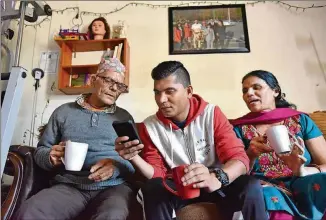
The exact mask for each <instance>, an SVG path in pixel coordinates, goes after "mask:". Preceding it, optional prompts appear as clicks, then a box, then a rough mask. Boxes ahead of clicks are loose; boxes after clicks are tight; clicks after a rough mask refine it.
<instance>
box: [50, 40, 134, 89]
mask: <svg viewBox="0 0 326 220" xmlns="http://www.w3.org/2000/svg"><path fill="white" fill-rule="evenodd" d="M55 41H56V43H57V44H58V45H59V47H60V52H61V53H60V63H59V68H58V89H59V90H60V91H62V92H64V93H65V94H67V95H76V94H81V93H88V92H91V88H90V87H86V86H85V87H69V85H70V78H71V76H70V75H71V74H93V73H96V71H97V68H98V65H97V64H84V65H72V57H73V53H76V52H88V51H105V50H106V49H107V48H110V49H111V50H114V47H115V46H118V45H119V44H120V43H122V44H123V46H122V51H121V59H120V60H121V63H123V65H124V66H125V67H126V72H125V81H124V83H125V84H126V85H127V86H129V62H130V58H129V56H130V48H129V44H128V41H127V39H126V38H117V39H105V40H55ZM99 62H100V60H99ZM128 91H129V90H128Z"/></svg>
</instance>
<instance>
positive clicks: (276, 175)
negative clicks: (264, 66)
mask: <svg viewBox="0 0 326 220" xmlns="http://www.w3.org/2000/svg"><path fill="white" fill-rule="evenodd" d="M242 92H243V100H244V101H245V103H246V104H247V107H248V108H249V110H250V113H248V114H247V115H245V116H243V117H241V118H238V119H235V120H231V123H232V124H233V126H234V130H235V132H236V134H237V136H238V137H239V138H241V139H242V140H243V142H244V144H245V147H246V152H247V154H248V157H249V158H250V161H251V166H252V169H251V173H250V174H251V175H255V176H256V177H257V178H259V179H261V180H262V184H263V185H264V186H266V187H264V188H263V190H264V197H265V203H266V209H267V211H268V214H269V215H270V219H282V220H285V219H297V218H298V217H299V218H300V219H321V217H322V214H323V213H324V211H325V209H326V196H325V195H326V173H325V172H326V142H325V139H324V137H323V136H322V133H321V131H320V130H319V129H318V127H317V126H316V124H315V123H314V122H313V121H312V120H311V119H310V118H309V116H307V115H306V114H304V113H301V112H298V111H296V110H294V109H295V106H294V105H293V104H290V103H288V102H287V101H286V100H285V99H284V94H283V93H282V91H281V87H280V85H279V83H278V81H277V79H276V78H275V76H274V75H273V74H272V73H270V72H267V71H263V70H257V71H253V72H250V73H248V74H247V75H245V76H244V77H243V79H242ZM279 124H283V125H285V126H286V127H287V128H288V131H289V137H290V141H291V145H292V150H291V153H288V154H285V155H277V154H276V153H275V152H274V151H273V149H272V148H271V147H270V146H269V142H268V141H267V138H266V136H265V131H266V130H267V129H268V128H269V127H271V126H273V125H279Z"/></svg>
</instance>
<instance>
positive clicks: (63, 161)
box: [60, 157, 66, 166]
mask: <svg viewBox="0 0 326 220" xmlns="http://www.w3.org/2000/svg"><path fill="white" fill-rule="evenodd" d="M60 159H61V161H62V163H63V165H65V166H66V164H65V158H64V157H61V158H60Z"/></svg>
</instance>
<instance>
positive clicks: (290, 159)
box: [278, 137, 307, 176]
mask: <svg viewBox="0 0 326 220" xmlns="http://www.w3.org/2000/svg"><path fill="white" fill-rule="evenodd" d="M296 139H297V140H298V141H295V142H294V144H293V147H292V151H291V153H289V154H283V155H278V156H279V158H280V159H281V160H283V162H284V163H285V164H286V165H287V166H288V167H289V168H290V169H291V170H292V172H293V174H294V175H296V176H304V163H305V162H306V161H307V159H306V158H305V157H304V156H303V154H304V147H303V146H304V141H303V140H302V138H300V137H296Z"/></svg>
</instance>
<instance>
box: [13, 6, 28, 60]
mask: <svg viewBox="0 0 326 220" xmlns="http://www.w3.org/2000/svg"><path fill="white" fill-rule="evenodd" d="M26 4H27V2H25V1H21V2H20V19H19V29H18V37H17V45H16V53H15V63H14V65H15V66H19V58H20V50H21V44H22V40H23V31H24V30H23V29H24V21H25V12H26Z"/></svg>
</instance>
